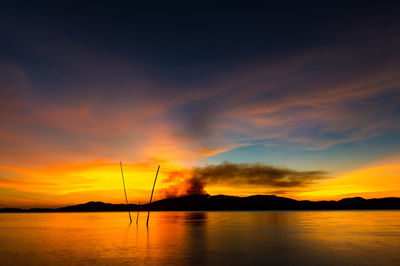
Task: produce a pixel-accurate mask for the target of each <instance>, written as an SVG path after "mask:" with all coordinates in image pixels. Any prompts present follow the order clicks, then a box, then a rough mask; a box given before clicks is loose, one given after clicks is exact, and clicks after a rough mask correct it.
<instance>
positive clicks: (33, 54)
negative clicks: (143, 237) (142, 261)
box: [0, 1, 400, 207]
mask: <svg viewBox="0 0 400 266" xmlns="http://www.w3.org/2000/svg"><path fill="white" fill-rule="evenodd" d="M399 13H400V7H399V4H395V3H385V2H379V4H377V3H375V4H369V3H365V2H363V3H362V4H358V3H352V4H350V3H346V4H340V3H337V2H336V3H321V2H299V1H296V2H295V3H291V2H286V1H285V2H280V3H269V2H262V1H255V2H249V1H246V2H229V3H223V2H219V3H206V2H191V3H184V2H168V3H167V2H165V1H161V2H157V1H151V2H148V4H145V3H140V4H138V3H134V1H132V2H131V3H128V2H125V1H112V2H111V1H104V2H103V1H95V2H91V1H26V2H25V1H2V3H1V4H0V207H48V206H53V207H54V206H64V205H68V204H77V203H84V202H87V201H91V200H94V201H104V202H111V203H122V202H124V195H123V188H122V180H121V173H120V168H119V163H120V161H122V163H123V167H124V173H125V178H126V186H127V194H128V199H129V201H130V202H131V203H138V202H140V201H141V202H147V201H148V200H149V196H150V192H151V187H152V184H153V181H154V175H155V172H156V169H157V166H158V165H161V169H160V175H159V179H158V181H157V185H156V191H155V198H156V199H161V198H164V197H169V196H181V195H188V194H195V193H208V194H211V195H216V194H227V195H236V196H248V195H253V194H274V195H277V196H283V197H290V198H294V199H298V200H332V199H333V200H335V199H340V198H344V197H353V196H362V197H365V198H374V197H395V196H400V49H399V47H400V31H399V29H400V18H399V16H398V14H399Z"/></svg>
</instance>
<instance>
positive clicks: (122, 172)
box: [119, 162, 132, 224]
mask: <svg viewBox="0 0 400 266" xmlns="http://www.w3.org/2000/svg"><path fill="white" fill-rule="evenodd" d="M119 165H120V166H121V174H122V184H123V185H124V193H125V200H126V206H127V207H128V214H129V221H130V224H131V223H132V217H131V212H130V211H129V205H128V197H127V196H126V188H125V179H124V171H123V170H122V162H119Z"/></svg>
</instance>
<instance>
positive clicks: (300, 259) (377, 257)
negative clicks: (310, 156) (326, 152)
mask: <svg viewBox="0 0 400 266" xmlns="http://www.w3.org/2000/svg"><path fill="white" fill-rule="evenodd" d="M145 216H146V214H145V213H141V217H140V219H139V225H138V226H136V223H135V221H134V223H133V224H132V225H130V226H129V222H128V214H127V213H122V212H113V213H29V214H27V213H19V214H4V213H3V214H0V265H126V264H129V265H136V264H137V265H143V264H152V265H380V266H381V265H400V211H266V212H153V213H151V216H150V224H149V227H148V228H147V227H146V217H145ZM133 217H134V218H135V219H136V213H134V214H133Z"/></svg>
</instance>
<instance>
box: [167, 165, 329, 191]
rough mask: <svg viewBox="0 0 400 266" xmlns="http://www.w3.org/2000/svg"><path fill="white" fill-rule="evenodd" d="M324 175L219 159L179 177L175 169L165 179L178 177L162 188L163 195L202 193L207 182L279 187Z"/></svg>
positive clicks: (295, 185)
mask: <svg viewBox="0 0 400 266" xmlns="http://www.w3.org/2000/svg"><path fill="white" fill-rule="evenodd" d="M324 178H328V175H327V173H326V172H324V171H297V170H293V169H289V168H285V167H277V166H271V165H266V164H262V163H231V162H223V163H221V164H216V165H206V166H203V167H196V168H194V169H193V170H192V172H191V175H190V176H189V177H187V178H182V176H179V175H178V174H177V172H174V173H173V177H172V176H169V178H168V179H167V180H168V182H171V181H173V180H174V179H175V180H179V181H178V182H179V183H178V184H177V185H172V186H170V187H169V188H167V189H165V190H163V191H162V192H161V193H163V194H164V195H165V196H169V197H170V196H180V195H193V194H206V191H205V189H206V187H207V185H217V184H221V185H228V186H240V185H254V186H260V187H263V186H264V187H268V188H277V189H278V191H282V189H284V190H285V189H287V188H294V187H304V186H308V185H310V184H312V183H313V182H314V181H316V180H320V179H324Z"/></svg>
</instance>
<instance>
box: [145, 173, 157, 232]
mask: <svg viewBox="0 0 400 266" xmlns="http://www.w3.org/2000/svg"><path fill="white" fill-rule="evenodd" d="M159 170H160V165H159V166H158V168H157V173H156V178H155V179H154V184H153V189H152V191H151V196H150V203H149V211H148V213H147V222H146V226H149V217H150V205H151V200H152V199H153V193H154V187H155V186H156V181H157V176H158V171H159Z"/></svg>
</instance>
